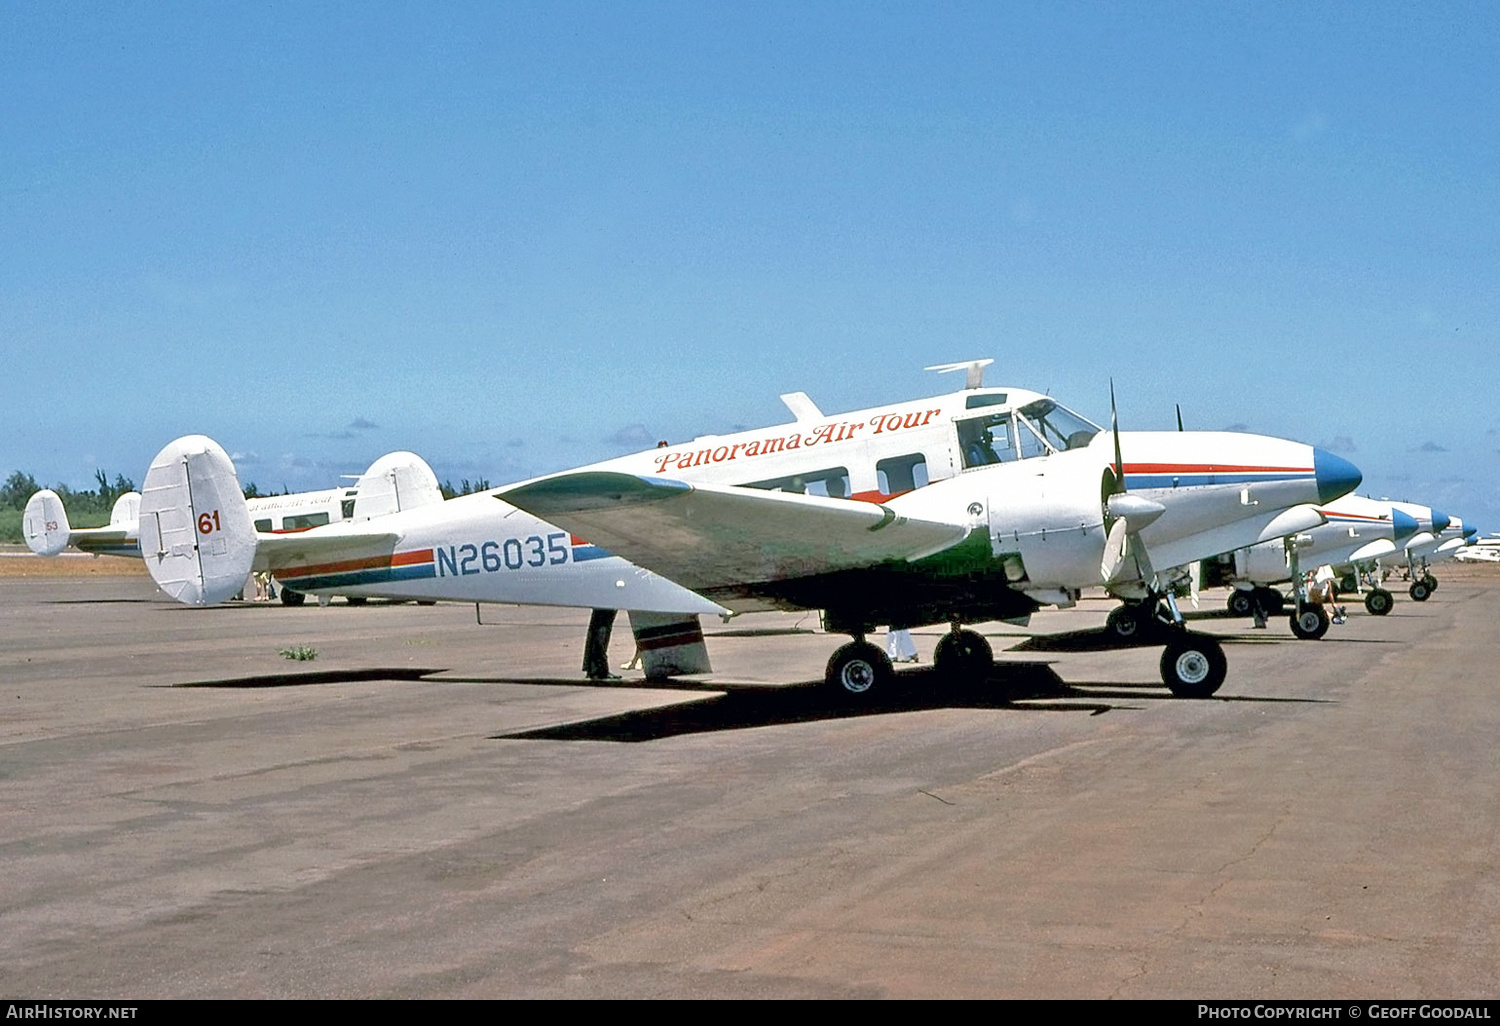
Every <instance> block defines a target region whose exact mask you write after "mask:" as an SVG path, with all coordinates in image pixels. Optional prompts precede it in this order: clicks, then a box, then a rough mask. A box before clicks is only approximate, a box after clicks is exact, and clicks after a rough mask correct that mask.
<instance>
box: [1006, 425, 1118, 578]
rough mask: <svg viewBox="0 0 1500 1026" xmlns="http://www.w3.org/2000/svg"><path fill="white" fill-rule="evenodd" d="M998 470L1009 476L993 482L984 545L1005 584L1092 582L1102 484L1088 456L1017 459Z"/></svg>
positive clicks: (1100, 547) (1100, 549) (1098, 552)
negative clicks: (987, 541)
mask: <svg viewBox="0 0 1500 1026" xmlns="http://www.w3.org/2000/svg"><path fill="white" fill-rule="evenodd" d="M1070 457H1074V458H1071V459H1070ZM1004 470H1005V471H1009V473H1000V474H997V475H996V476H995V477H994V478H992V481H993V485H992V487H991V491H990V495H991V497H992V501H991V502H990V503H989V504H988V505H989V528H990V545H991V548H992V550H993V551H994V554H995V558H996V559H997V560H999V561H1000V563H1001V565H1002V566H1003V567H1004V569H1005V574H1006V578H1007V579H1008V580H1009V581H1011V582H1012V583H1013V584H1015V585H1017V586H1018V587H1022V588H1023V589H1026V590H1030V589H1034V588H1081V587H1084V586H1087V585H1090V584H1095V583H1098V582H1099V580H1100V571H1099V564H1100V561H1101V559H1102V557H1103V555H1104V540H1105V530H1104V511H1103V507H1102V505H1101V502H1100V497H1101V492H1102V490H1103V487H1104V483H1103V482H1102V481H1101V472H1100V468H1098V467H1097V466H1096V465H1095V463H1094V461H1093V460H1090V459H1088V451H1087V450H1080V451H1078V452H1077V453H1072V452H1067V453H1059V454H1058V455H1056V456H1053V457H1052V458H1051V459H1050V460H1046V461H1040V460H1035V461H1027V460H1022V461H1019V462H1017V463H1015V464H1013V465H1011V466H1009V467H1006V468H1004Z"/></svg>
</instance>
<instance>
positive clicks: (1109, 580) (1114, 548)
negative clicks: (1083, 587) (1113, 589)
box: [1099, 519, 1129, 584]
mask: <svg viewBox="0 0 1500 1026" xmlns="http://www.w3.org/2000/svg"><path fill="white" fill-rule="evenodd" d="M1128 533H1129V529H1128V528H1127V526H1126V524H1125V521H1124V519H1120V520H1116V521H1115V522H1114V523H1113V524H1110V525H1109V535H1108V536H1107V537H1106V538H1105V539H1104V558H1103V559H1102V560H1100V562H1099V574H1100V576H1101V578H1102V579H1103V580H1104V583H1105V584H1113V583H1114V582H1116V581H1118V580H1120V579H1121V577H1122V576H1123V574H1122V571H1123V570H1124V568H1125V539H1126V536H1127V534H1128Z"/></svg>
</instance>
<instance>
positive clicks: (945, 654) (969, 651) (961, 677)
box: [932, 631, 995, 684]
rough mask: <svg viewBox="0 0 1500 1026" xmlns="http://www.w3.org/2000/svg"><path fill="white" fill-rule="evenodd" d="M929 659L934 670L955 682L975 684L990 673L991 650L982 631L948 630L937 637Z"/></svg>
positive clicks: (992, 654)
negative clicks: (980, 632) (939, 638)
mask: <svg viewBox="0 0 1500 1026" xmlns="http://www.w3.org/2000/svg"><path fill="white" fill-rule="evenodd" d="M932 662H933V666H934V667H936V669H937V671H938V673H940V674H942V675H943V676H944V677H946V678H947V679H948V680H950V681H952V682H953V683H955V684H979V683H982V682H983V681H984V680H985V678H987V677H988V676H989V675H990V670H991V669H992V668H993V667H994V665H995V654H994V652H993V651H991V649H990V643H989V642H988V641H986V640H984V636H983V635H981V634H978V633H976V632H975V631H952V632H950V633H948V634H944V635H943V637H942V639H941V640H939V641H938V643H937V649H936V650H935V651H934V652H933V653H932Z"/></svg>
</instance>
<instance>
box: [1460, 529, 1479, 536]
mask: <svg viewBox="0 0 1500 1026" xmlns="http://www.w3.org/2000/svg"><path fill="white" fill-rule="evenodd" d="M1478 533H1479V528H1477V527H1465V528H1464V537H1465V538H1472V537H1474V536H1475V535H1476V534H1478Z"/></svg>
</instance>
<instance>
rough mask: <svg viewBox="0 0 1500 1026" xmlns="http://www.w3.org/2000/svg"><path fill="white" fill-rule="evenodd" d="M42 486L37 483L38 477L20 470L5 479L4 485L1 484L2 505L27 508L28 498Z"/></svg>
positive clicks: (0, 498)
mask: <svg viewBox="0 0 1500 1026" xmlns="http://www.w3.org/2000/svg"><path fill="white" fill-rule="evenodd" d="M41 487H42V486H41V485H39V484H37V483H36V478H34V477H32V476H31V475H30V474H23V473H21V472H20V471H19V470H18V471H16V472H15V473H13V474H11V475H10V477H8V478H6V479H5V484H4V485H0V507H9V508H10V509H25V508H26V500H27V499H29V498H31V496H32V495H33V494H34V493H35V492H36V491H37V490H38V489H40V488H41Z"/></svg>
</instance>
